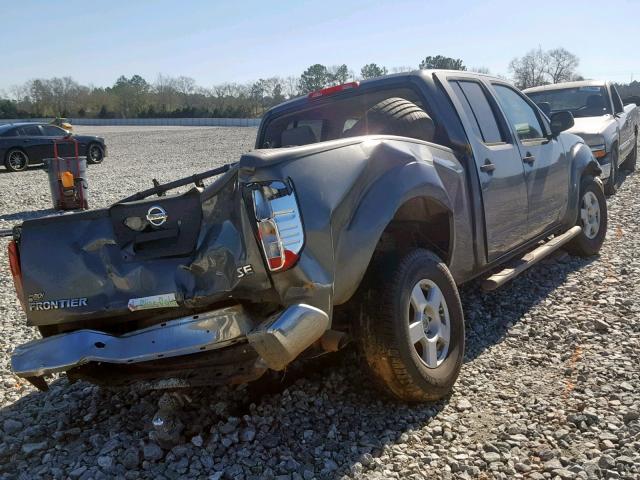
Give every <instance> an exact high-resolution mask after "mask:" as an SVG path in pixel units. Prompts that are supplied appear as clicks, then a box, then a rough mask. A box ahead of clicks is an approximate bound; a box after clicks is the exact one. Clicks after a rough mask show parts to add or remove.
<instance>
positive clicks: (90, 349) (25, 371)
mask: <svg viewBox="0 0 640 480" xmlns="http://www.w3.org/2000/svg"><path fill="white" fill-rule="evenodd" d="M328 327H329V318H328V316H327V314H326V313H325V312H323V311H321V310H319V309H317V308H314V307H311V306H309V305H304V304H297V305H292V306H290V307H288V308H286V309H285V310H283V311H282V312H279V313H278V314H276V315H274V316H272V317H270V318H268V319H259V318H252V317H251V316H249V315H248V314H247V312H246V311H245V310H244V309H243V308H242V306H239V305H238V306H233V307H228V308H224V309H221V310H215V311H212V312H207V313H203V314H200V315H194V316H189V317H184V318H179V319H176V320H171V321H167V322H163V323H161V324H158V325H154V326H152V327H148V328H144V329H141V330H136V331H134V332H130V333H128V334H125V335H120V336H116V335H111V334H108V333H104V332H99V331H95V330H76V331H74V332H69V333H63V334H60V335H55V336H52V337H48V338H44V339H42V340H36V341H32V342H29V343H27V344H24V345H21V346H19V347H18V348H16V350H15V351H14V353H13V355H12V357H11V366H12V369H13V371H14V372H15V374H16V375H18V376H20V377H25V378H29V379H33V378H38V377H42V376H45V375H48V374H51V373H56V372H62V371H68V370H71V369H73V368H75V367H78V366H81V365H84V364H87V363H90V362H99V363H101V364H136V363H141V362H149V361H153V360H159V359H165V358H171V357H178V356H183V355H190V354H195V353H199V352H204V351H211V350H215V349H220V348H224V347H227V346H230V345H233V344H235V343H238V342H243V341H248V342H249V345H250V346H251V347H253V348H254V349H255V351H256V352H257V353H258V356H259V361H261V362H262V363H263V364H264V365H265V366H266V367H269V368H272V369H275V370H280V369H282V368H284V367H285V366H286V365H287V364H288V363H290V362H291V361H292V360H293V359H295V358H296V357H297V356H298V355H299V354H300V353H302V351H304V350H305V349H306V348H307V347H309V346H310V345H311V344H312V343H314V342H315V341H316V340H318V339H319V338H320V337H321V336H322V334H323V333H324V332H325V331H326V330H327V328H328Z"/></svg>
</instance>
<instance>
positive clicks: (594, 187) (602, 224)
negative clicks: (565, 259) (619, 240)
mask: <svg viewBox="0 0 640 480" xmlns="http://www.w3.org/2000/svg"><path fill="white" fill-rule="evenodd" d="M590 194H593V195H594V196H595V199H596V200H597V203H598V212H599V213H598V216H599V221H598V222H597V223H598V229H597V232H596V233H595V235H594V234H593V232H592V233H591V234H589V232H588V231H587V230H588V226H587V223H586V222H585V220H584V219H583V212H582V210H583V208H584V207H585V202H586V199H585V197H586V196H588V195H590ZM589 218H591V217H589ZM607 222H608V219H607V200H606V199H605V197H604V192H603V191H602V187H600V184H599V183H597V182H596V180H595V179H594V178H593V177H590V176H589V177H585V178H583V180H582V184H581V186H580V199H579V200H578V218H577V220H576V225H580V226H581V227H582V232H581V233H580V235H578V236H577V237H575V238H573V239H572V240H571V241H570V242H569V243H568V244H567V246H566V250H567V251H568V252H569V253H571V254H572V255H577V256H580V257H590V256H592V255H595V254H597V253H598V252H599V251H600V248H601V247H602V244H603V242H604V237H605V235H606V234H607Z"/></svg>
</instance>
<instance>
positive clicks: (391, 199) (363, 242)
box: [334, 162, 462, 304]
mask: <svg viewBox="0 0 640 480" xmlns="http://www.w3.org/2000/svg"><path fill="white" fill-rule="evenodd" d="M437 168H438V167H436V166H435V165H434V164H427V163H424V162H411V163H407V164H405V165H402V166H400V167H399V168H396V169H394V170H392V171H390V172H387V174H385V175H384V176H382V177H379V178H378V179H377V180H376V181H375V183H373V184H372V185H371V187H370V188H369V189H368V191H367V192H366V193H365V195H363V197H362V199H361V201H360V203H359V205H358V208H357V209H356V211H355V213H354V215H353V216H352V217H351V219H350V221H349V223H348V225H346V226H345V228H344V229H342V231H341V235H340V237H339V238H337V239H336V242H335V245H336V255H335V265H336V271H335V284H334V303H335V304H341V303H344V302H346V301H347V300H349V298H351V296H352V295H353V294H354V293H355V292H356V290H357V288H358V286H359V285H360V283H361V282H362V279H363V278H364V276H365V273H366V271H367V269H368V268H369V264H370V263H371V258H372V257H373V253H374V251H375V249H376V247H377V245H378V242H379V241H380V238H381V237H382V234H383V232H384V231H385V229H386V228H387V226H388V225H389V224H390V223H391V221H392V220H393V219H394V217H395V216H396V213H397V212H398V210H399V209H400V208H401V207H402V206H403V205H404V204H406V203H407V202H408V201H411V200H413V199H418V198H421V199H426V200H428V201H429V202H433V203H434V204H437V205H439V206H440V208H442V209H443V210H444V211H445V212H446V213H447V214H448V216H449V229H450V231H449V238H450V242H449V250H450V251H449V252H448V254H449V255H450V254H451V250H452V248H453V244H454V239H455V231H454V230H455V226H454V222H453V211H454V208H453V201H452V200H451V198H450V195H449V193H448V191H447V189H446V188H445V187H444V185H443V182H442V179H441V178H440V176H439V175H438V171H437ZM443 168H446V167H443ZM454 174H455V172H454ZM459 181H460V182H462V179H461V177H459Z"/></svg>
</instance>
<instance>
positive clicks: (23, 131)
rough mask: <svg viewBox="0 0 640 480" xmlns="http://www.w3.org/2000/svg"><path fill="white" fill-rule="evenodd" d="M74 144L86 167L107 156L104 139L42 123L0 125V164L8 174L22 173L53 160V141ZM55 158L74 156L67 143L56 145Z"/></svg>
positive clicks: (72, 149)
mask: <svg viewBox="0 0 640 480" xmlns="http://www.w3.org/2000/svg"><path fill="white" fill-rule="evenodd" d="M65 138H66V139H67V140H72V139H73V140H77V141H78V155H80V156H86V157H87V162H89V163H102V161H103V160H104V157H106V156H107V146H106V145H105V143H104V138H101V137H95V136H92V135H74V134H73V133H71V132H69V131H67V130H65V129H63V128H60V127H58V126H56V125H51V124H46V123H26V122H25V123H10V124H7V125H0V161H2V162H3V163H4V166H5V167H6V168H7V170H9V171H10V172H19V171H22V170H26V169H27V167H28V166H29V165H35V164H38V163H42V162H43V160H44V159H45V158H52V157H53V156H54V150H53V143H54V140H59V141H62V140H64V139H65ZM58 155H59V156H63V157H64V156H72V155H75V152H74V146H73V143H72V142H71V141H68V142H63V143H61V144H60V145H59V151H58Z"/></svg>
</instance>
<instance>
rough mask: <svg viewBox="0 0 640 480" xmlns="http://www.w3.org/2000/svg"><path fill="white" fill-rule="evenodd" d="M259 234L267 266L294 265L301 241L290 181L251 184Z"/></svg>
mask: <svg viewBox="0 0 640 480" xmlns="http://www.w3.org/2000/svg"><path fill="white" fill-rule="evenodd" d="M251 189H252V192H251V195H252V199H253V208H254V212H255V215H256V221H257V223H258V237H259V239H260V243H261V244H262V251H263V252H264V256H265V258H266V260H267V264H268V266H269V270H271V271H272V272H281V271H284V270H287V269H289V268H291V267H293V266H294V265H295V263H296V262H297V261H298V256H299V254H300V251H301V250H302V246H303V244H304V230H303V228H302V220H301V218H300V210H299V209H298V201H297V200H296V195H295V192H294V190H293V185H292V184H291V182H286V183H285V182H283V181H281V180H275V181H272V182H263V183H255V184H252V185H251Z"/></svg>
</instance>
